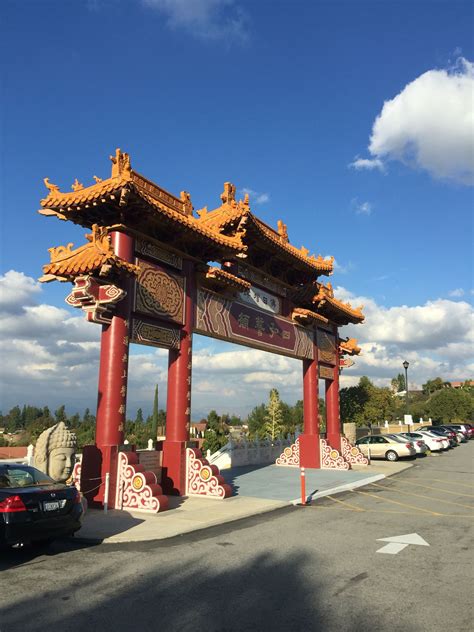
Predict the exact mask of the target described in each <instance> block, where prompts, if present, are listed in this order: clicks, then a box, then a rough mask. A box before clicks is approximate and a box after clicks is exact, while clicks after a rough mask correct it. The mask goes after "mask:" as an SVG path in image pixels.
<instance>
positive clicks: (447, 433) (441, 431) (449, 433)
mask: <svg viewBox="0 0 474 632" xmlns="http://www.w3.org/2000/svg"><path fill="white" fill-rule="evenodd" d="M418 430H427V431H429V432H434V433H435V434H437V435H440V436H442V437H448V439H449V445H450V446H451V447H452V448H455V447H456V446H457V445H459V440H458V438H457V436H456V433H455V432H454V431H453V430H447V429H446V428H441V427H440V426H420V427H419V428H415V432H417V431H418Z"/></svg>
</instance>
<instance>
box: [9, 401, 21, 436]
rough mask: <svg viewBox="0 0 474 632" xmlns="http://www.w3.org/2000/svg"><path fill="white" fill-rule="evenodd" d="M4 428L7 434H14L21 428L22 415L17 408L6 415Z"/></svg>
mask: <svg viewBox="0 0 474 632" xmlns="http://www.w3.org/2000/svg"><path fill="white" fill-rule="evenodd" d="M5 427H6V429H7V430H8V432H16V431H17V430H19V429H20V428H22V427H23V422H22V413H21V408H20V407H19V406H14V407H13V408H12V409H11V410H10V412H9V413H8V415H7V418H6V423H5Z"/></svg>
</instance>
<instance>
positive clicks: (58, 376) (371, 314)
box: [0, 273, 474, 419]
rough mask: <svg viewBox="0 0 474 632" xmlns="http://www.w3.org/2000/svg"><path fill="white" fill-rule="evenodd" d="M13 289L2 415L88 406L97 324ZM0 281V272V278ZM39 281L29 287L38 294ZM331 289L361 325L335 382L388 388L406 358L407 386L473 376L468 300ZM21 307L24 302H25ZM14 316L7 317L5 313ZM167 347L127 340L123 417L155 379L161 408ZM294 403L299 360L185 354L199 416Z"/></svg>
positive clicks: (3, 333) (227, 352) (229, 352)
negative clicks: (393, 300)
mask: <svg viewBox="0 0 474 632" xmlns="http://www.w3.org/2000/svg"><path fill="white" fill-rule="evenodd" d="M14 274H15V275H17V276H14V277H12V275H10V277H9V278H10V280H11V278H16V279H17V280H19V281H21V283H20V282H19V283H18V293H17V295H16V297H15V292H14V289H12V288H11V287H10V290H9V292H10V293H9V297H8V302H7V304H8V311H5V310H4V311H3V312H0V355H1V357H2V363H0V383H1V385H2V391H3V393H2V404H1V408H2V410H3V412H6V411H8V410H9V409H10V408H11V407H12V406H13V405H15V404H17V403H18V404H20V405H22V404H23V403H26V404H28V403H30V404H35V405H45V404H47V405H48V406H50V408H51V409H54V408H55V407H57V406H59V405H60V404H62V403H65V404H66V407H67V409H68V410H69V411H74V410H83V409H84V408H85V407H89V408H90V409H91V410H94V409H95V405H96V398H97V380H98V371H99V352H100V345H99V339H100V331H101V328H100V326H98V325H92V324H89V323H87V322H86V321H85V319H84V317H83V314H82V313H81V312H80V311H78V310H77V311H75V312H73V313H74V314H75V313H77V314H78V315H77V316H75V315H74V316H72V315H71V312H70V311H68V310H66V309H61V308H58V307H55V306H53V305H47V304H44V303H42V304H37V305H34V304H31V301H32V297H31V293H30V292H26V293H25V291H24V290H25V287H26V288H27V289H28V288H36V284H35V282H34V281H33V279H31V278H29V277H26V276H25V275H21V274H20V273H14ZM2 282H4V278H0V283H2ZM41 291H42V288H41V287H40V288H39V289H38V288H37V289H36V290H35V292H36V295H37V298H38V299H41V298H42V297H41V295H40V293H41ZM336 294H337V296H338V297H339V298H341V299H342V300H344V301H348V300H349V301H351V303H352V304H353V305H359V304H360V303H363V304H364V305H365V307H364V312H365V314H366V322H365V324H364V325H360V326H349V327H346V328H344V329H343V331H342V334H343V335H350V336H354V337H356V338H358V339H359V341H360V345H361V347H362V350H363V354H362V355H361V356H360V357H358V358H355V365H354V366H353V367H351V368H350V369H347V370H345V371H344V372H343V375H342V381H341V383H342V384H343V385H348V384H351V383H355V382H357V381H358V379H359V377H360V376H361V375H368V376H369V377H370V378H371V379H372V380H373V381H374V382H375V383H376V384H379V385H388V384H389V381H390V379H391V378H392V377H394V376H395V375H397V374H398V373H400V372H401V371H402V362H403V361H404V360H408V361H409V362H410V368H409V380H410V384H411V385H415V384H422V383H423V382H425V381H426V380H427V379H429V378H433V377H436V376H438V375H439V376H440V377H442V378H444V379H466V378H468V377H472V376H473V375H474V365H473V364H472V356H473V353H472V352H473V331H472V317H473V307H472V306H471V305H469V304H468V303H467V302H464V301H459V300H457V301H453V300H447V299H437V300H433V301H428V302H427V303H426V304H424V305H418V306H413V307H409V306H404V305H402V306H394V307H384V306H383V305H378V304H377V303H376V302H375V301H374V300H373V299H372V298H367V297H356V296H354V295H352V294H351V293H350V292H348V291H347V290H345V289H344V288H342V287H338V288H337V289H336ZM24 301H26V302H28V303H29V304H28V305H26V307H25V306H23V302H24ZM12 314H15V317H12ZM167 366H168V352H167V351H166V350H164V349H152V348H146V347H141V346H138V345H132V347H131V353H130V364H129V375H130V379H129V390H128V402H127V414H128V416H129V417H131V418H134V416H135V412H136V410H137V408H139V407H141V408H142V409H143V410H144V412H145V414H148V413H150V411H151V407H152V403H153V393H154V388H155V385H156V384H158V386H159V406H160V407H161V408H165V407H166V386H167V385H166V382H167ZM274 387H276V388H278V390H279V391H280V394H281V397H282V399H283V400H284V401H287V402H288V403H294V402H295V401H296V400H297V399H301V397H302V365H301V362H300V361H298V360H294V359H292V358H287V357H285V356H278V355H274V354H271V353H266V352H264V351H260V350H257V349H250V348H247V347H239V346H235V345H231V344H228V343H222V342H217V341H212V340H210V339H208V338H205V337H202V336H196V338H195V342H194V352H193V383H192V392H193V400H192V410H193V419H198V418H200V417H201V416H203V415H205V414H207V412H208V411H209V410H211V409H212V408H215V409H216V410H218V411H219V412H230V413H236V414H239V415H246V414H247V413H248V412H249V410H251V409H252V408H253V407H254V406H256V405H258V404H260V403H262V402H265V401H267V398H268V392H269V391H270V389H271V388H274Z"/></svg>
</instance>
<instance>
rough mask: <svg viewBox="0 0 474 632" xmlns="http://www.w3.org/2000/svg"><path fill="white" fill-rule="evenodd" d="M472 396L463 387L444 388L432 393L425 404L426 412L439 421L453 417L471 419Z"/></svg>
mask: <svg viewBox="0 0 474 632" xmlns="http://www.w3.org/2000/svg"><path fill="white" fill-rule="evenodd" d="M473 404H474V397H473V395H472V393H471V392H469V391H465V390H464V389H457V388H445V389H443V390H440V391H438V392H436V393H434V394H433V395H432V396H431V397H430V399H429V401H428V404H427V409H428V414H429V416H430V417H431V418H432V419H433V420H434V421H438V422H441V423H449V422H450V421H453V420H454V419H462V420H464V421H472V420H473V418H474V415H473Z"/></svg>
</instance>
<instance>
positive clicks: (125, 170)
mask: <svg viewBox="0 0 474 632" xmlns="http://www.w3.org/2000/svg"><path fill="white" fill-rule="evenodd" d="M109 158H110V160H111V161H112V174H111V176H110V177H111V178H120V177H122V178H126V179H127V180H130V179H131V172H132V166H131V164H130V156H129V154H127V153H125V152H122V151H121V150H120V148H119V147H117V149H116V150H115V156H109Z"/></svg>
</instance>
